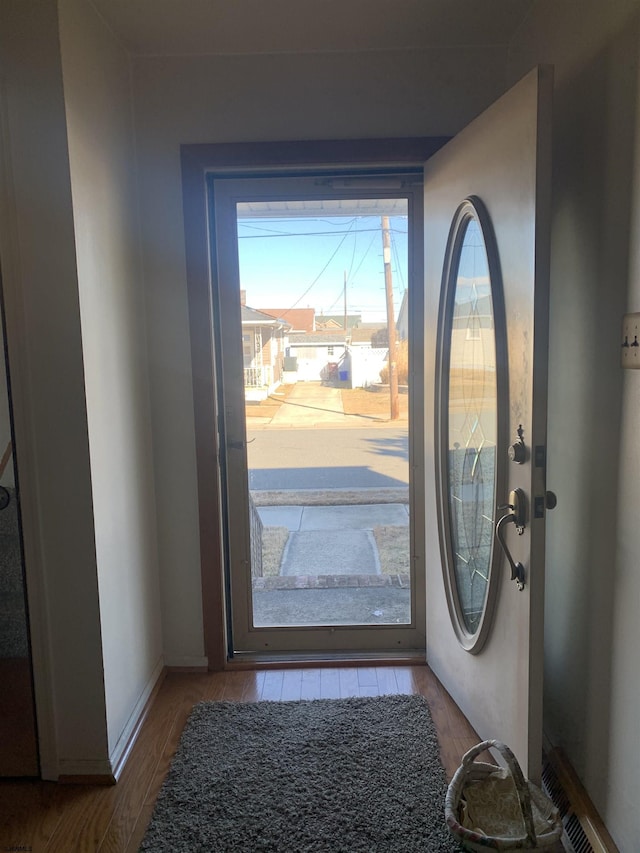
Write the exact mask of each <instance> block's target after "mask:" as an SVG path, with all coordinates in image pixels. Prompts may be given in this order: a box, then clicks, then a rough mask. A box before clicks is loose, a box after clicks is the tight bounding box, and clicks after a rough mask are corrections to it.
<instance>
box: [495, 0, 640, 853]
mask: <svg viewBox="0 0 640 853" xmlns="http://www.w3.org/2000/svg"><path fill="white" fill-rule="evenodd" d="M637 11H638V4H637V2H631V0H628V1H627V0H616V2H612V3H606V4H605V3H601V2H599V0H585V2H581V3H580V4H575V3H573V4H571V3H565V4H558V3H555V2H553V0H543V2H537V3H536V4H535V5H534V8H533V11H532V14H531V16H530V18H529V20H528V21H527V23H526V26H525V27H523V28H522V30H521V31H520V33H519V34H518V37H517V38H516V39H515V40H514V41H513V43H512V45H511V46H510V51H509V78H510V81H515V80H516V79H518V77H519V76H521V74H522V73H523V72H524V71H526V70H527V69H528V68H529V67H531V66H532V65H533V64H535V63H537V62H550V63H553V64H554V66H555V78H556V85H555V107H554V139H555V141H554V151H553V156H554V166H553V201H552V223H551V226H552V241H551V245H552V257H551V306H550V352H549V372H550V380H549V415H548V417H549V448H548V487H549V488H551V489H553V490H554V491H556V492H557V495H558V506H557V508H556V509H555V510H554V511H553V512H552V513H550V514H549V518H548V525H547V533H548V539H547V542H548V545H547V588H546V613H545V699H544V702H545V729H546V733H547V735H548V736H549V737H550V739H551V741H552V743H554V745H556V746H562V747H563V748H564V749H565V750H566V752H567V754H568V756H569V759H570V760H571V763H572V764H573V766H574V767H575V769H576V770H577V772H578V774H579V776H580V777H581V779H582V781H583V783H584V784H585V786H586V788H587V790H588V792H589V794H590V795H591V797H592V799H593V800H594V802H595V805H596V807H597V808H598V810H599V812H600V814H601V816H602V817H603V819H604V820H605V823H606V824H607V827H608V828H609V830H610V831H611V833H612V835H613V836H614V839H615V840H616V842H617V844H618V845H619V847H620V849H621V850H622V851H627V850H633V849H635V848H636V846H637V839H638V837H639V835H640V817H639V813H638V810H637V808H636V805H635V801H636V800H637V796H636V792H637V790H638V787H639V786H640V762H639V761H638V755H637V749H636V748H635V744H637V743H638V707H639V706H640V674H639V670H638V666H637V660H636V656H637V655H636V652H637V649H638V648H639V647H640V627H639V626H640V621H639V620H638V604H639V603H640V574H639V573H638V571H637V558H636V554H637V551H638V549H640V526H639V525H638V518H637V510H636V507H635V505H634V499H633V497H634V494H635V488H636V483H637V479H638V476H639V475H640V456H639V455H638V449H637V434H636V425H637V423H638V414H639V410H640V386H639V385H638V380H640V376H639V375H636V374H635V372H631V371H629V372H628V373H626V374H625V375H623V371H622V370H621V369H620V367H619V358H620V328H621V319H622V315H623V314H624V313H625V312H626V311H638V310H640V286H639V285H638V284H637V283H636V282H637V280H638V273H639V272H640V240H639V239H638V225H639V224H640V173H639V170H640V166H639V165H638V162H637V161H638V159H639V154H640V125H639V121H640V116H639V111H638V100H637V99H638V54H639V46H640V30H639V27H638V15H637ZM634 176H635V177H634ZM630 264H631V265H630Z"/></svg>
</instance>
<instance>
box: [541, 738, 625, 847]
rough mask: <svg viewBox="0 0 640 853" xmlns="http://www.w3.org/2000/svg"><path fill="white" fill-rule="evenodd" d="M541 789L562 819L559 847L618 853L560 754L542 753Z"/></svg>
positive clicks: (563, 756)
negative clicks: (562, 830) (560, 845)
mask: <svg viewBox="0 0 640 853" xmlns="http://www.w3.org/2000/svg"><path fill="white" fill-rule="evenodd" d="M542 787H543V789H544V791H545V793H546V794H547V796H548V797H549V799H550V800H551V801H552V803H553V804H554V805H555V807H556V808H557V809H558V811H559V812H560V815H561V816H562V825H563V827H564V832H563V834H562V846H563V847H564V849H565V850H566V851H568V853H618V848H617V847H616V845H615V844H614V843H613V839H612V838H611V836H610V835H609V832H608V831H607V828H606V827H605V825H604V823H603V822H602V820H601V818H600V816H599V815H598V813H597V811H596V809H595V807H594V805H593V803H592V802H591V800H590V799H589V796H588V794H587V792H586V791H585V790H584V788H583V786H582V783H581V782H580V780H579V779H578V777H577V776H576V774H575V771H574V769H573V768H572V767H571V765H570V764H569V761H568V759H567V757H566V756H565V755H564V753H563V752H562V750H560V749H552V750H549V751H548V752H546V751H545V753H544V756H543V764H542Z"/></svg>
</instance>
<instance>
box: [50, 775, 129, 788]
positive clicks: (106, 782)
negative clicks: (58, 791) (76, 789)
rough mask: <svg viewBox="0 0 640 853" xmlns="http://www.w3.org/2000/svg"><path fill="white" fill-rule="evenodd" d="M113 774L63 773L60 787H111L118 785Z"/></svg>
mask: <svg viewBox="0 0 640 853" xmlns="http://www.w3.org/2000/svg"><path fill="white" fill-rule="evenodd" d="M116 781H117V780H116V777H115V776H114V775H113V773H77V774H73V773H63V774H62V775H61V776H58V784H59V785H99V786H102V787H109V786H110V785H115V784H116Z"/></svg>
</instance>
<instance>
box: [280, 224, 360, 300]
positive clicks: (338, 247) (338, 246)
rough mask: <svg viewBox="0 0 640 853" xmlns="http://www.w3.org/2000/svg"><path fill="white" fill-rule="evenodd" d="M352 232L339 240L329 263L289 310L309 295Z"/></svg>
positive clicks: (348, 232)
mask: <svg viewBox="0 0 640 853" xmlns="http://www.w3.org/2000/svg"><path fill="white" fill-rule="evenodd" d="M350 233H351V232H350V231H347V232H346V234H345V235H344V237H343V238H342V240H340V242H339V243H338V245H337V246H336V248H335V250H334V252H333V254H332V255H331V257H330V258H329V260H328V261H327V263H326V264H325V265H324V266H323V267H322V269H321V270H320V272H319V273H318V275H317V276H316V277H315V278H314V280H313V281H312V282H311V284H310V285H309V287H308V288H307V289H306V290H305V291H304V293H303V294H302V295H301V296H299V297H298V299H296V301H295V302H294V303H293V305H290V306H289V308H287V311H292V310H293V309H294V308H295V307H296V305H297V304H298V303H299V302H301V301H302V300H303V299H304V297H305V296H306V295H307V293H309V291H310V290H311V288H312V287H313V286H314V285H315V284H316V283H317V282H318V281H319V279H320V277H321V276H322V274H323V273H324V271H325V270H326V268H327V267H328V266H329V264H330V263H331V261H332V260H333V259H334V258H335V256H336V255H337V254H338V252H339V251H340V248H341V247H342V244H343V243H344V241H345V240H346V239H347V237H348V236H349V234H350ZM287 311H285V312H284V313H285V314H286V313H287Z"/></svg>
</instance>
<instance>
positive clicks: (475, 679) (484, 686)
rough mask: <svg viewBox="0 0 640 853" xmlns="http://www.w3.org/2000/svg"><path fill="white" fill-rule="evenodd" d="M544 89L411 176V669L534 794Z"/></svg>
mask: <svg viewBox="0 0 640 853" xmlns="http://www.w3.org/2000/svg"><path fill="white" fill-rule="evenodd" d="M551 88H552V76H551V72H550V70H549V69H536V70H535V71H533V72H532V73H531V74H530V75H528V76H527V77H525V78H524V79H523V80H522V81H521V82H520V83H519V84H518V85H517V86H515V87H514V88H513V89H512V90H510V91H509V92H508V93H507V94H506V95H504V96H503V97H502V98H501V99H500V100H499V101H497V102H496V103H495V104H494V105H493V106H491V107H490V108H489V109H488V110H487V111H486V112H485V113H483V114H482V115H481V116H479V117H478V118H477V119H476V120H475V121H474V122H473V123H472V124H471V125H469V126H468V127H467V128H465V129H464V130H463V131H462V132H461V133H459V134H458V135H457V136H456V137H455V138H454V139H453V140H452V141H451V142H449V143H448V144H447V145H446V146H445V147H444V148H442V149H441V150H440V151H439V152H437V154H435V155H434V157H432V158H431V159H430V160H429V161H428V163H427V164H426V166H425V176H424V181H425V183H424V192H425V280H426V288H425V342H426V350H427V357H426V365H425V381H426V409H427V411H426V424H427V426H428V428H430V426H431V424H433V425H434V429H433V431H432V432H431V431H429V432H428V433H427V446H426V459H427V464H426V478H427V480H426V488H427V490H426V503H425V507H426V548H427V554H426V566H427V660H428V663H429V665H430V666H431V668H432V669H433V670H434V672H435V673H436V675H437V676H438V678H439V679H440V680H441V681H442V682H443V684H444V686H445V687H446V689H447V690H448V691H449V693H450V694H451V696H452V697H453V699H454V700H455V701H456V703H457V704H458V706H459V707H460V708H461V710H462V711H463V713H464V714H465V715H466V716H467V718H468V719H469V721H470V722H471V724H472V725H473V726H474V728H475V729H476V731H477V732H478V734H479V735H480V737H481V738H482V739H485V738H496V739H498V740H501V741H503V742H505V743H506V744H508V745H509V746H510V747H511V748H512V749H513V751H514V752H515V754H516V756H517V758H518V760H519V762H520V764H521V766H522V768H523V770H524V772H525V775H528V776H529V777H530V778H532V779H534V780H535V779H537V778H538V777H539V773H540V762H541V755H542V630H543V616H544V613H543V607H544V529H545V511H546V506H545V494H546V493H545V459H546V450H545V448H546V370H547V336H548V319H547V316H548V253H549V239H548V235H549V187H550V150H551V149H550V115H551ZM496 531H497V533H498V534H499V535H498V536H496ZM500 539H501V540H502V541H503V542H504V546H505V548H506V550H507V551H508V554H509V556H508V557H507V556H506V552H504V551H503V549H502V547H501V545H500V542H499V540H500ZM512 575H514V576H515V579H514V580H513V581H512V580H511V576H512Z"/></svg>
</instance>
